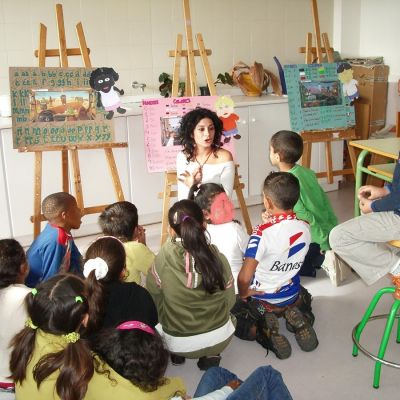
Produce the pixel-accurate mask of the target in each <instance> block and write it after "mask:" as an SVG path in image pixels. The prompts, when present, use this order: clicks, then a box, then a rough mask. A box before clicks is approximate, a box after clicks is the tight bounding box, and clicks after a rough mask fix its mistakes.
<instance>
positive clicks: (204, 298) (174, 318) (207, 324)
mask: <svg viewBox="0 0 400 400" xmlns="http://www.w3.org/2000/svg"><path fill="white" fill-rule="evenodd" d="M168 221H169V225H170V229H169V233H170V238H169V239H168V240H167V241H166V242H165V243H164V245H163V247H162V248H161V250H160V252H159V253H158V255H157V256H156V259H155V263H154V265H153V267H152V269H151V274H149V275H148V276H147V283H146V285H147V289H148V290H149V292H150V294H151V295H152V297H153V300H154V302H155V303H156V307H157V310H158V315H159V319H160V324H159V325H158V326H157V328H158V331H159V332H160V334H161V336H163V338H164V340H165V342H166V344H167V347H168V349H169V350H170V352H171V353H173V356H172V357H171V358H172V362H173V363H175V364H182V363H183V362H184V361H185V357H188V358H199V362H198V364H197V365H198V366H199V368H200V369H204V370H205V369H207V368H209V367H211V366H216V365H218V364H219V361H220V358H221V357H220V356H219V354H220V353H221V352H222V351H223V350H224V349H225V347H226V346H227V345H228V344H229V342H230V340H231V338H232V335H233V333H234V331H235V327H234V324H233V323H232V319H231V315H230V309H231V308H232V306H233V304H234V302H235V292H234V286H233V277H232V272H231V269H230V266H229V263H228V261H227V259H226V257H225V256H224V255H223V254H221V253H220V252H219V251H218V249H217V247H216V246H214V245H211V244H210V243H209V241H208V239H207V236H206V224H205V221H204V215H203V212H202V210H201V208H200V207H199V206H198V205H197V204H196V203H195V202H193V201H191V200H181V201H178V202H177V203H175V204H174V205H173V206H172V207H171V208H170V210H169V212H168ZM210 316H213V317H212V318H210Z"/></svg>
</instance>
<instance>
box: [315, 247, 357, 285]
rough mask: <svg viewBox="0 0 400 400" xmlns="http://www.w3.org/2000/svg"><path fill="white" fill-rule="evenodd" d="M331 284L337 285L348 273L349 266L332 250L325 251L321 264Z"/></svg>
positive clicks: (349, 270)
mask: <svg viewBox="0 0 400 400" xmlns="http://www.w3.org/2000/svg"><path fill="white" fill-rule="evenodd" d="M321 267H322V269H323V270H324V271H325V272H326V274H327V275H328V276H329V279H330V280H331V283H332V285H333V286H339V285H340V284H341V283H342V282H343V281H344V280H346V279H347V277H348V276H349V275H350V272H351V269H350V267H349V266H348V265H347V264H346V263H345V262H344V261H343V260H342V259H341V258H340V257H338V256H337V255H336V254H335V253H334V252H333V250H327V251H326V252H325V260H324V262H323V263H322V265H321Z"/></svg>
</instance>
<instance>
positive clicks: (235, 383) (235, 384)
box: [226, 379, 242, 390]
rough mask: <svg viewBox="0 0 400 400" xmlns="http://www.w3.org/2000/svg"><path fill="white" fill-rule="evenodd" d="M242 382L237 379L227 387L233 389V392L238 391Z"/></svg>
mask: <svg viewBox="0 0 400 400" xmlns="http://www.w3.org/2000/svg"><path fill="white" fill-rule="evenodd" d="M241 384H242V382H240V381H239V380H238V379H235V380H234V381H230V382H228V383H227V384H226V386H229V387H231V388H232V389H233V390H236V389H237V388H238V387H239V386H240V385H241Z"/></svg>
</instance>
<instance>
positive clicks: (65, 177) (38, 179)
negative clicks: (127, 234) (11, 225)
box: [18, 4, 128, 238]
mask: <svg viewBox="0 0 400 400" xmlns="http://www.w3.org/2000/svg"><path fill="white" fill-rule="evenodd" d="M56 18H57V29H58V44H59V48H58V49H46V36H47V28H46V26H45V25H43V24H40V35H39V49H38V50H36V51H35V56H36V57H38V59H39V67H45V65H46V57H59V60H60V66H61V67H63V68H65V67H68V56H82V59H83V63H84V66H85V67H86V68H91V66H92V65H91V62H90V58H89V53H90V50H89V49H88V47H87V45H86V39H85V35H84V33H83V27H82V23H81V22H79V23H78V24H77V25H76V32H77V35H78V41H79V48H73V49H68V48H67V46H66V38H65V28H64V16H63V8H62V5H61V4H56ZM127 146H128V144H127V143H99V144H86V145H84V144H80V145H63V146H34V147H25V148H20V149H18V150H19V151H20V152H34V153H35V178H34V212H33V216H32V217H31V221H32V222H33V227H34V228H33V236H34V238H36V237H37V236H38V235H39V233H40V223H41V221H44V220H45V218H44V216H43V215H42V213H41V201H42V155H43V152H44V151H61V168H62V190H63V191H64V192H69V168H68V152H69V154H70V157H71V162H72V168H73V174H74V187H75V196H76V200H77V204H78V207H79V208H80V209H81V210H82V214H83V215H87V214H94V213H98V212H101V211H103V210H104V208H105V207H106V206H107V205H98V206H93V207H85V206H84V201H83V192H82V183H81V175H80V168H79V157H78V150H92V149H104V152H105V155H106V159H107V162H108V166H109V169H110V172H111V176H112V180H113V185H114V190H115V194H116V197H117V199H118V200H119V201H122V200H124V194H123V191H122V187H121V182H120V179H119V175H118V170H117V166H116V163H115V159H114V154H113V151H112V149H113V148H121V147H127Z"/></svg>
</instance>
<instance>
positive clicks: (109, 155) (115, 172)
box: [104, 149, 125, 201]
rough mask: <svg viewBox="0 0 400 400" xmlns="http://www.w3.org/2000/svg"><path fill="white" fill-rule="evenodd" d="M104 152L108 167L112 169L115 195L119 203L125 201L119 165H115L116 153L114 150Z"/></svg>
mask: <svg viewBox="0 0 400 400" xmlns="http://www.w3.org/2000/svg"><path fill="white" fill-rule="evenodd" d="M104 151H105V153H106V157H107V161H108V166H109V168H110V172H111V177H112V181H113V184H114V190H115V194H116V196H117V199H118V201H124V200H125V199H124V193H123V192H122V187H121V181H120V179H119V175H118V170H117V165H116V164H115V159H114V153H113V151H112V149H104Z"/></svg>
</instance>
